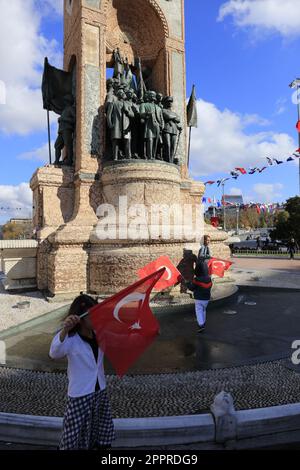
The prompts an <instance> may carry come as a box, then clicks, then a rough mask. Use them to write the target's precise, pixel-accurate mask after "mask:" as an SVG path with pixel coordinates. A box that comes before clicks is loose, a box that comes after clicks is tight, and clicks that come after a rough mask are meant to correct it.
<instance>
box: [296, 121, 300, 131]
mask: <svg viewBox="0 0 300 470" xmlns="http://www.w3.org/2000/svg"><path fill="white" fill-rule="evenodd" d="M296 129H297V131H298V132H300V121H298V122H297V124H296Z"/></svg>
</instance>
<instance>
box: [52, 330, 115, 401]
mask: <svg viewBox="0 0 300 470" xmlns="http://www.w3.org/2000/svg"><path fill="white" fill-rule="evenodd" d="M59 336H60V333H58V334H57V335H56V336H55V337H54V338H53V340H52V343H51V347H50V352H49V355H50V357H51V358H52V359H61V358H63V357H67V358H68V380H69V386H68V396H69V397H71V398H77V397H83V396H85V395H89V394H90V393H93V392H94V391H95V386H96V383H97V378H98V382H99V387H100V390H104V389H105V388H106V380H105V373H104V366H103V358H104V354H103V351H102V350H101V349H100V348H99V353H98V360H97V363H96V361H95V356H94V353H93V350H92V348H91V346H90V345H89V344H88V343H86V342H85V341H83V340H82V339H81V338H80V336H79V335H78V334H77V333H75V335H73V336H68V335H67V336H66V338H65V339H64V341H63V342H61V340H60V337H59Z"/></svg>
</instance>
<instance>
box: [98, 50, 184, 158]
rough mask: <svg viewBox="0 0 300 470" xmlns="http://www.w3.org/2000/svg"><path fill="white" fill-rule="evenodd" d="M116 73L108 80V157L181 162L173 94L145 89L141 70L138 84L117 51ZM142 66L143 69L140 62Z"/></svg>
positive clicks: (106, 106)
mask: <svg viewBox="0 0 300 470" xmlns="http://www.w3.org/2000/svg"><path fill="white" fill-rule="evenodd" d="M114 62H115V68H114V75H113V78H109V79H108V80H107V96H106V100H105V115H106V121H107V136H108V139H107V150H106V157H107V159H108V160H114V161H117V160H121V159H126V160H131V159H144V160H160V161H166V162H169V163H174V164H178V158H177V152H178V146H179V140H180V135H181V132H182V126H181V122H180V117H179V115H178V114H177V113H176V112H174V111H173V109H172V106H173V101H174V100H173V97H172V96H166V97H164V96H163V95H162V94H161V93H156V92H155V91H152V90H146V87H145V84H144V81H143V79H142V72H141V71H140V72H139V77H140V78H139V80H138V79H137V82H138V84H136V82H135V79H134V75H133V73H132V71H131V68H130V66H129V64H128V60H127V59H125V60H123V59H122V58H121V56H120V53H119V51H118V50H116V51H114ZM139 67H140V68H141V66H140V64H139Z"/></svg>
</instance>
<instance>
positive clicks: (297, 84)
mask: <svg viewBox="0 0 300 470" xmlns="http://www.w3.org/2000/svg"><path fill="white" fill-rule="evenodd" d="M289 86H290V88H294V89H296V90H297V110H298V122H299V121H300V78H295V80H293V81H292V83H290V85H289ZM298 148H300V132H299V131H298ZM299 195H300V159H299Z"/></svg>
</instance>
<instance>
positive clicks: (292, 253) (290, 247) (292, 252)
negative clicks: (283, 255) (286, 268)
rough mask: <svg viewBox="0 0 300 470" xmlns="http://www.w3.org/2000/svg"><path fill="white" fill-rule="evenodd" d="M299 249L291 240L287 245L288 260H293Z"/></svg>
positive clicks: (293, 239)
mask: <svg viewBox="0 0 300 470" xmlns="http://www.w3.org/2000/svg"><path fill="white" fill-rule="evenodd" d="M298 249H299V247H298V244H297V242H296V240H295V238H291V240H290V242H289V244H288V252H289V254H290V259H295V253H296V251H298Z"/></svg>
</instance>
